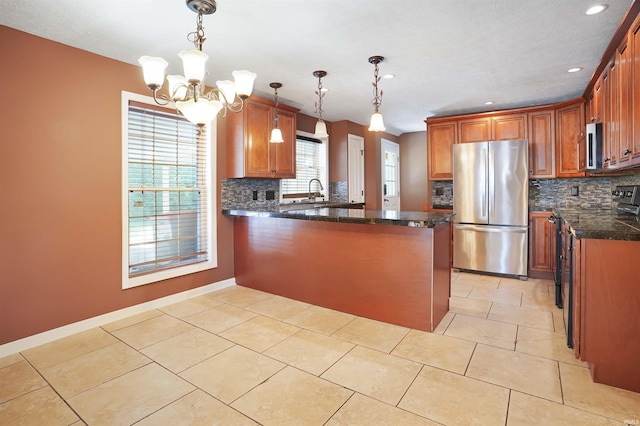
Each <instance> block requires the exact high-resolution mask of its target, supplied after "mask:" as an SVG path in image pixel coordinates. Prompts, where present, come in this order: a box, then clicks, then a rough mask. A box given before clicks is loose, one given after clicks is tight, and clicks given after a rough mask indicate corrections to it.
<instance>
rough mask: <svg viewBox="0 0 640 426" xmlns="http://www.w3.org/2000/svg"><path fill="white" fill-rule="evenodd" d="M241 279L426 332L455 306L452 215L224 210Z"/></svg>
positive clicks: (271, 290) (247, 284) (248, 284)
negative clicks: (232, 219) (230, 223)
mask: <svg viewBox="0 0 640 426" xmlns="http://www.w3.org/2000/svg"><path fill="white" fill-rule="evenodd" d="M223 213H224V214H226V215H229V216H234V217H235V224H234V240H235V245H234V258H235V277H236V282H237V284H238V285H241V286H245V287H250V288H254V289H257V290H262V291H266V292H268V293H272V294H277V295H281V296H284V297H288V298H291V299H295V300H300V301H303V302H308V303H312V304H315V305H319V306H323V307H326V308H330V309H335V310H338V311H342V312H347V313H351V314H354V315H359V316H363V317H367V318H371V319H375V320H379V321H384V322H388V323H392V324H397V325H401V326H405V327H410V328H415V329H418V330H424V331H433V330H434V329H435V328H436V327H437V325H438V324H439V323H440V321H441V320H442V318H443V317H444V315H445V314H446V313H447V311H448V308H449V294H450V278H451V270H450V268H449V256H450V247H451V246H450V244H451V224H450V221H451V220H452V216H453V215H452V214H449V213H431V212H391V211H372V210H362V209H345V208H310V209H298V210H286V209H284V210H283V211H279V210H276V211H256V210H234V209H226V210H223Z"/></svg>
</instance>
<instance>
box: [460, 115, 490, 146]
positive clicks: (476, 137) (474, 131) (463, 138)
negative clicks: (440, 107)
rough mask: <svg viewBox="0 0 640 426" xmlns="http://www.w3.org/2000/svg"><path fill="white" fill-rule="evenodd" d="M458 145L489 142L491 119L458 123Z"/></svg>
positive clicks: (472, 119) (476, 119)
mask: <svg viewBox="0 0 640 426" xmlns="http://www.w3.org/2000/svg"><path fill="white" fill-rule="evenodd" d="M458 129H459V133H460V143H467V142H482V141H488V140H491V118H490V117H485V118H471V119H463V120H459V121H458Z"/></svg>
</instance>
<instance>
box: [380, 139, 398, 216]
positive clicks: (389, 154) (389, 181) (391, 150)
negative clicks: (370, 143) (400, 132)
mask: <svg viewBox="0 0 640 426" xmlns="http://www.w3.org/2000/svg"><path fill="white" fill-rule="evenodd" d="M381 167H382V173H381V175H382V210H390V211H400V145H399V144H397V143H395V142H391V141H389V140H386V139H382V164H381Z"/></svg>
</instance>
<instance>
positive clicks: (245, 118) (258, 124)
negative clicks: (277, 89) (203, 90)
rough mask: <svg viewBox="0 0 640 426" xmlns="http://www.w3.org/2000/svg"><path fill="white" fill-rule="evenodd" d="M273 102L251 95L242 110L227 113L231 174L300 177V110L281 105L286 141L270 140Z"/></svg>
mask: <svg viewBox="0 0 640 426" xmlns="http://www.w3.org/2000/svg"><path fill="white" fill-rule="evenodd" d="M274 106H275V105H274V104H273V102H271V101H269V100H266V99H262V98H258V97H255V96H253V97H251V98H249V99H248V100H246V101H245V106H244V109H243V111H242V112H240V113H237V114H234V113H229V114H228V115H227V177H230V178H242V177H255V178H294V177H295V176H296V113H297V111H298V110H297V109H295V108H292V107H288V106H286V105H282V104H280V105H279V106H278V120H279V127H280V130H281V131H282V138H283V139H284V143H279V144H273V143H270V142H269V138H270V137H271V129H273V117H274V114H275V108H274Z"/></svg>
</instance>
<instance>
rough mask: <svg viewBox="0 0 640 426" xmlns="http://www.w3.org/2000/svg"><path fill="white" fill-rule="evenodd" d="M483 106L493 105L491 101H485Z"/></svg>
mask: <svg viewBox="0 0 640 426" xmlns="http://www.w3.org/2000/svg"><path fill="white" fill-rule="evenodd" d="M484 104H485V105H493V101H487V102H485V103H484Z"/></svg>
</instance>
